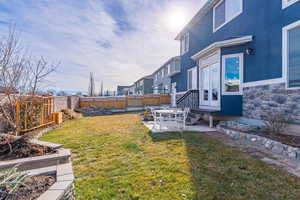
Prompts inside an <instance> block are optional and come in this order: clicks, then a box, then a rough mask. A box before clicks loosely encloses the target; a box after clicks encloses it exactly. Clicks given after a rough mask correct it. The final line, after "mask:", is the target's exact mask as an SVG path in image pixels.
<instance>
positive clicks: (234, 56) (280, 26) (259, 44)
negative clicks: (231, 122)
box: [172, 0, 300, 123]
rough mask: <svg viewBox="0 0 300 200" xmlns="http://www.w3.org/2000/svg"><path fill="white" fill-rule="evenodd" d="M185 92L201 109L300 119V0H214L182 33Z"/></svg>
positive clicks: (178, 78) (179, 78) (176, 79)
mask: <svg viewBox="0 0 300 200" xmlns="http://www.w3.org/2000/svg"><path fill="white" fill-rule="evenodd" d="M176 40H179V41H180V43H181V70H182V72H181V73H179V74H177V75H175V76H173V77H172V83H176V85H177V88H176V89H177V92H179V95H184V96H183V97H184V98H188V96H189V92H187V91H188V90H193V91H198V93H199V97H197V98H196V99H195V98H194V99H193V101H195V102H196V103H198V108H199V109H211V110H216V111H219V113H220V114H223V115H230V116H242V115H243V116H245V117H249V118H257V119H261V118H263V117H264V115H265V114H267V111H270V110H272V111H275V112H276V111H277V112H284V113H290V114H292V119H293V121H294V122H296V123H299V120H300V106H299V105H300V0H208V1H207V2H206V3H205V5H204V6H203V7H202V8H201V10H200V11H199V12H198V13H197V14H196V16H194V18H193V19H192V20H191V22H190V23H189V24H188V25H187V26H186V27H185V28H184V29H183V30H182V31H181V32H180V33H179V34H178V36H177V37H176Z"/></svg>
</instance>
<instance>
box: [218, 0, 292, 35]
mask: <svg viewBox="0 0 300 200" xmlns="http://www.w3.org/2000/svg"><path fill="white" fill-rule="evenodd" d="M223 1H225V0H222V1H220V2H219V3H217V4H216V5H215V6H214V8H213V32H214V33H215V32H217V31H218V30H219V29H221V28H222V27H223V26H225V25H226V24H228V23H229V22H231V21H232V20H233V19H235V18H236V17H238V16H239V15H240V14H242V13H243V11H244V0H242V10H241V12H238V13H237V14H236V15H234V16H232V17H231V18H229V19H228V20H227V21H226V9H225V22H224V23H223V24H222V25H220V26H219V27H218V28H215V16H216V14H215V10H216V7H218V6H219V5H220V4H221V3H222V2H223ZM297 1H298V0H297Z"/></svg>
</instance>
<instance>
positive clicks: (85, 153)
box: [41, 114, 300, 200]
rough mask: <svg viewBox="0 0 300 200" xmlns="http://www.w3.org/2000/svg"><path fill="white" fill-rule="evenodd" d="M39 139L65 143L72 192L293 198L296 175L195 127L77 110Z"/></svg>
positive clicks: (206, 199) (124, 198)
mask: <svg viewBox="0 0 300 200" xmlns="http://www.w3.org/2000/svg"><path fill="white" fill-rule="evenodd" d="M41 139H42V140H46V141H51V142H55V143H60V144H63V145H64V147H66V148H70V149H71V150H72V159H73V168H74V172H75V176H76V184H75V186H76V195H77V199H82V200H88V199H99V200H111V199H118V200H129V199H130V200H137V199H143V200H176V199H200V200H221V199H224V200H225V199H226V200H235V199H245V200H255V199H258V200H268V199H270V200H277V199H282V200H290V199H295V200H299V199H300V179H298V178H296V177H294V176H292V175H289V174H287V173H285V172H283V171H282V170H279V169H277V168H274V167H272V166H268V165H266V164H264V163H263V162H261V161H258V160H256V159H254V158H251V157H249V156H247V155H245V154H243V153H241V152H239V151H238V150H235V149H232V148H230V147H227V146H224V145H223V144H222V143H220V142H219V141H216V140H214V139H212V138H210V137H209V136H206V135H203V134H200V133H193V132H186V133H184V134H183V138H182V137H181V136H180V134H177V133H165V134H151V133H149V132H148V130H147V129H146V128H145V127H144V126H143V125H142V123H141V121H140V120H139V118H138V116H137V115H135V114H124V115H113V116H105V117H95V118H82V119H79V120H76V121H71V122H67V123H65V124H64V125H63V126H62V127H61V128H59V129H57V130H54V131H51V132H49V133H47V134H46V135H45V136H43V137H42V138H41Z"/></svg>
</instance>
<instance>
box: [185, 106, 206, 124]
mask: <svg viewBox="0 0 300 200" xmlns="http://www.w3.org/2000/svg"><path fill="white" fill-rule="evenodd" d="M201 119H203V114H201V113H197V112H195V111H194V110H191V111H190V112H189V114H188V117H187V119H186V124H187V125H196V124H197V123H198V122H199V121H200V120H201Z"/></svg>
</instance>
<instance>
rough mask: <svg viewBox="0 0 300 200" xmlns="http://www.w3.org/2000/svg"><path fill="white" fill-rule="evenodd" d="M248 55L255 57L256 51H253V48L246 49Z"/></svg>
mask: <svg viewBox="0 0 300 200" xmlns="http://www.w3.org/2000/svg"><path fill="white" fill-rule="evenodd" d="M246 54H247V55H254V49H252V48H247V49H246Z"/></svg>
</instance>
